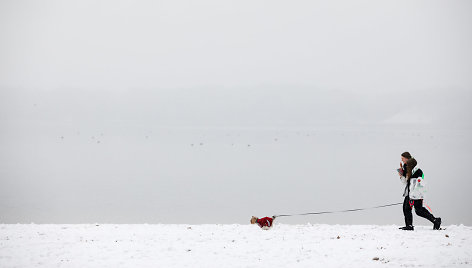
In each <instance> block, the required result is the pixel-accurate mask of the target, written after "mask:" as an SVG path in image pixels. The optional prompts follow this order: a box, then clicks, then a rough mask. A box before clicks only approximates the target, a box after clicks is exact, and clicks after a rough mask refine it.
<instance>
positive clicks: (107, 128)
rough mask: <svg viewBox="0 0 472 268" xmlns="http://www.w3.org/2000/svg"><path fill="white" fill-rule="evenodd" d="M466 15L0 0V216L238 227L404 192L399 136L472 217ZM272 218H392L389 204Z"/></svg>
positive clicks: (444, 203) (468, 6)
mask: <svg viewBox="0 0 472 268" xmlns="http://www.w3.org/2000/svg"><path fill="white" fill-rule="evenodd" d="M470 14H472V3H471V2H470V1H415V2H411V1H382V2H380V1H292V2H290V3H289V2H286V1H234V2H230V1H197V2H195V1H40V2H38V1H1V2H0V38H1V40H2V41H1V42H0V124H1V125H0V147H1V148H2V150H1V151H0V222H6V223H11V222H31V221H34V222H57V223H59V222H94V221H97V222H125V223H139V222H149V223H151V222H163V223H212V222H218V223H233V222H235V223H246V222H247V221H248V219H249V217H250V216H251V215H252V214H258V215H259V216H264V215H271V214H275V213H289V212H304V211H306V210H326V209H331V208H332V209H342V208H350V207H351V206H354V205H355V206H369V205H377V204H382V203H389V202H401V201H402V198H401V192H402V189H401V188H402V186H401V185H400V182H399V181H398V179H397V177H396V176H395V175H394V174H393V171H394V169H395V168H397V165H398V162H399V154H400V153H401V152H403V151H404V150H410V151H412V153H413V155H415V156H417V157H418V162H419V163H420V165H421V167H423V168H424V172H425V173H426V174H427V175H428V176H430V178H431V181H430V200H427V202H428V203H429V204H431V207H432V208H433V209H434V211H433V212H434V213H435V214H438V215H439V216H443V217H444V218H445V219H447V221H446V223H465V224H469V225H470V224H472V217H471V216H470V215H464V213H463V211H466V210H467V207H466V205H465V204H470V203H471V202H472V199H471V197H470V196H469V195H468V192H470V190H471V188H472V187H471V186H472V184H471V183H470V182H469V181H467V180H466V174H468V170H467V163H469V162H470V160H472V159H471V152H472V143H471V142H470V140H469V139H468V138H467V137H470V134H472V133H471V129H472V123H471V122H472V116H471V115H472V111H471V104H472V93H471V92H472V88H471V87H472V51H471V49H470V47H472V36H471V35H472V17H471V16H470ZM451 181H454V182H451ZM458 203H459V204H458ZM436 212H437V213H436ZM285 221H286V222H291V223H302V222H307V221H311V222H328V223H346V224H348V223H364V224H366V223H379V224H389V223H391V224H402V223H403V220H402V213H401V209H400V207H398V208H396V209H395V208H389V209H386V210H382V211H375V212H371V213H370V212H369V213H360V214H354V215H350V216H347V217H344V216H337V215H330V216H329V217H328V216H323V217H317V218H315V217H311V218H293V219H286V220H285ZM419 222H420V223H423V224H425V222H424V221H423V222H421V220H420V221H419Z"/></svg>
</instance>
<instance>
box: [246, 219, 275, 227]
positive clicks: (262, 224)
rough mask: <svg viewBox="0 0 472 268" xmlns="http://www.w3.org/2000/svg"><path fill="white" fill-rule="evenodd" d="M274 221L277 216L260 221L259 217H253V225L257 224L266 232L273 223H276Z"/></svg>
mask: <svg viewBox="0 0 472 268" xmlns="http://www.w3.org/2000/svg"><path fill="white" fill-rule="evenodd" d="M274 219H275V216H272V218H271V217H264V218H261V219H259V218H258V217H254V216H252V218H251V224H256V223H257V225H258V226H259V227H261V228H262V229H264V230H269V229H270V228H271V227H272V225H273V223H274Z"/></svg>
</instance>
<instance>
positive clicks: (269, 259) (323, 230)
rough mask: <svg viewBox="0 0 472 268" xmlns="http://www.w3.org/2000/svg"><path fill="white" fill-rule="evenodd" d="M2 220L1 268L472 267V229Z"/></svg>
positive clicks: (460, 226)
mask: <svg viewBox="0 0 472 268" xmlns="http://www.w3.org/2000/svg"><path fill="white" fill-rule="evenodd" d="M415 228H416V229H415V231H401V230H398V226H394V225H389V226H376V225H325V224H306V225H287V224H276V225H275V226H274V227H273V228H272V229H271V230H268V231H264V230H261V229H260V228H258V227H257V226H255V225H237V224H234V225H220V224H214V225H213V224H212V225H167V224H131V225H128V224H66V225H64V224H2V225H0V267H2V268H7V267H262V266H264V267H315V266H316V267H379V265H381V264H383V265H386V266H388V267H410V266H423V267H451V266H454V267H456V266H461V267H470V266H471V265H472V255H471V252H472V227H468V226H463V225H459V226H456V225H451V226H447V227H446V230H440V231H435V230H432V228H431V226H416V227H415Z"/></svg>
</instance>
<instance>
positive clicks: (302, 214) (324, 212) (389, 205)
mask: <svg viewBox="0 0 472 268" xmlns="http://www.w3.org/2000/svg"><path fill="white" fill-rule="evenodd" d="M402 204H403V202H401V203H393V204H388V205H381V206H375V207H368V208H354V209H346V210H336V211H320V212H308V213H300V214H280V215H274V216H272V217H273V218H277V217H290V216H305V215H320V214H331V213H344V212H352V211H360V210H367V209H374V208H384V207H391V206H396V205H402Z"/></svg>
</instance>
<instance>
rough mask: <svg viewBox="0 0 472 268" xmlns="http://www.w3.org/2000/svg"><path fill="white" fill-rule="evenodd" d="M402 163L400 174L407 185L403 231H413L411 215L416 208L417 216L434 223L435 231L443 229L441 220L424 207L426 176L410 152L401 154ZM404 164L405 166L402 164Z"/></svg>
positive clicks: (404, 193)
mask: <svg viewBox="0 0 472 268" xmlns="http://www.w3.org/2000/svg"><path fill="white" fill-rule="evenodd" d="M401 159H402V162H400V168H399V169H398V173H399V175H400V179H401V180H402V182H403V183H404V184H405V190H404V191H403V196H404V197H405V200H404V201H403V215H404V216H405V227H401V228H400V229H401V230H407V231H412V230H414V227H413V215H412V213H411V210H412V208H413V207H414V208H415V212H416V215H418V216H420V217H423V218H425V219H428V220H429V221H431V222H432V223H433V229H434V230H439V229H440V227H441V218H435V217H434V216H433V215H432V214H431V213H430V212H429V211H428V210H427V209H426V208H425V207H423V198H424V193H425V190H424V187H425V181H424V174H423V171H422V170H421V169H420V168H418V167H417V166H416V165H417V162H416V160H415V159H414V158H412V157H411V154H410V153H409V152H404V153H402V154H401ZM402 163H403V164H402Z"/></svg>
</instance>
